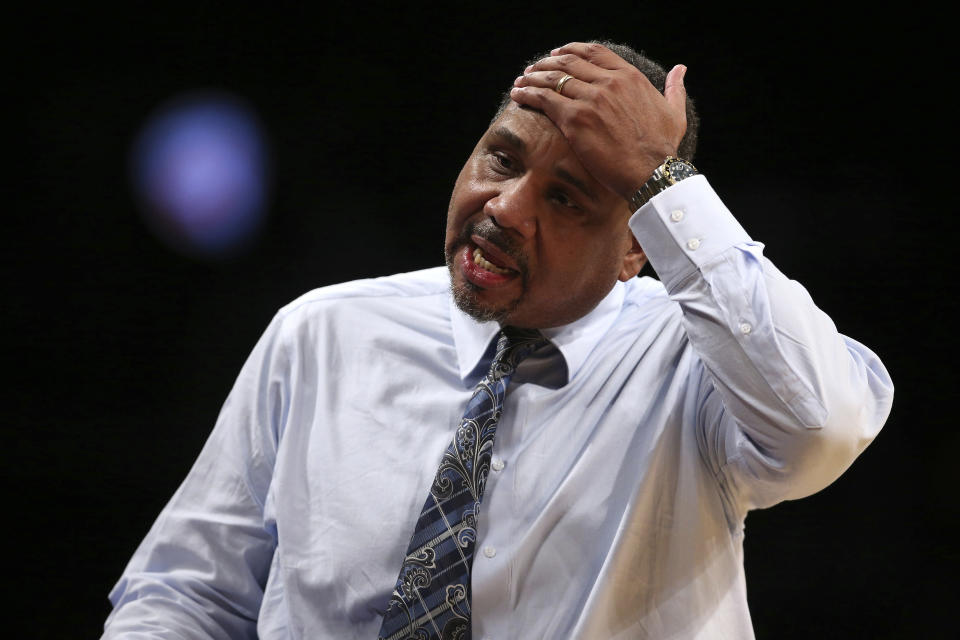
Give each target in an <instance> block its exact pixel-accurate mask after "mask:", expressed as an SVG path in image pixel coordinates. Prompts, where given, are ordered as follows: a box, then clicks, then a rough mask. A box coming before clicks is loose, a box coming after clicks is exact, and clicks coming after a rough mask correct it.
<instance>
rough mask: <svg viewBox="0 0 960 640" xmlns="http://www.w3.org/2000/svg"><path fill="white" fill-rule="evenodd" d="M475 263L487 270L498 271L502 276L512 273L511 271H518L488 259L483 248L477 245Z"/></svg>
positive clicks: (474, 253)
mask: <svg viewBox="0 0 960 640" xmlns="http://www.w3.org/2000/svg"><path fill="white" fill-rule="evenodd" d="M473 263H474V264H475V265H478V266H479V267H481V268H483V269H486V270H487V271H492V272H493V273H498V274H500V275H502V276H506V275H510V274H511V273H516V272H515V271H514V270H513V269H509V268H507V267H503V266H500V265H498V264H494V263H493V262H491V261H490V260H488V259H487V258H486V257H485V256H484V255H483V249H481V248H480V247H477V248H476V249H474V250H473Z"/></svg>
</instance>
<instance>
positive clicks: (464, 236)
mask: <svg viewBox="0 0 960 640" xmlns="http://www.w3.org/2000/svg"><path fill="white" fill-rule="evenodd" d="M471 236H479V237H481V238H483V239H484V240H486V241H487V242H489V243H490V244H492V245H493V246H495V247H496V248H497V249H500V251H502V252H504V253H505V254H507V255H508V256H510V257H511V258H513V259H514V261H516V263H517V267H518V268H519V271H520V275H521V276H523V277H524V279H526V276H527V256H526V255H525V254H524V253H523V249H522V248H521V246H520V243H519V242H517V241H516V240H515V239H514V238H513V237H512V236H511V235H510V234H509V233H507V232H506V231H504V230H503V229H501V228H500V227H498V226H497V225H496V224H494V222H493V220H491V219H490V218H484V219H483V220H480V221H479V222H471V223H468V224H466V225H464V227H463V229H462V230H461V231H460V234H459V235H458V236H457V241H456V246H457V247H462V246H464V245H467V244H470V242H472V241H473V240H472V238H471Z"/></svg>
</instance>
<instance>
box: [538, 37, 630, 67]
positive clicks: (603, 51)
mask: <svg viewBox="0 0 960 640" xmlns="http://www.w3.org/2000/svg"><path fill="white" fill-rule="evenodd" d="M564 54H572V55H575V56H577V57H579V58H583V59H584V60H586V61H588V62H590V63H592V64H595V65H597V66H598V67H600V68H602V69H610V70H613V69H623V68H624V67H626V66H628V65H629V64H630V63H629V62H627V61H626V60H624V59H623V58H621V57H620V56H618V55H617V54H615V53H614V52H613V51H610V49H607V48H606V47H605V46H603V45H602V44H597V43H595V42H571V43H570V44H565V45H563V46H562V47H557V48H556V49H554V50H553V51H551V52H550V55H551V56H560V55H564Z"/></svg>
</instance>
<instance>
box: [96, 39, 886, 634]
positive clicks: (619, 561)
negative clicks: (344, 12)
mask: <svg viewBox="0 0 960 640" xmlns="http://www.w3.org/2000/svg"><path fill="white" fill-rule="evenodd" d="M611 47H612V48H613V49H615V50H616V52H614V51H613V50H611ZM611 47H608V46H604V45H601V44H583V43H573V44H569V45H566V46H564V47H561V48H559V49H556V50H554V51H552V52H551V54H550V55H549V56H547V57H545V58H543V59H541V60H539V61H538V62H536V63H534V64H532V65H531V66H529V67H527V68H526V69H525V70H524V74H523V75H522V76H520V77H518V78H517V79H516V81H515V83H514V88H513V89H512V90H511V92H510V99H511V100H510V101H509V102H508V103H505V106H504V107H503V108H502V109H501V112H500V113H499V114H498V116H497V117H496V118H495V119H494V121H493V122H492V123H491V125H490V127H489V129H488V130H487V132H486V133H485V134H484V135H483V137H482V138H481V139H480V141H479V143H478V144H477V146H476V148H475V149H474V151H473V153H472V154H471V156H470V158H468V160H467V162H466V164H465V166H464V168H463V170H462V171H461V173H460V176H459V177H458V179H457V182H456V184H455V186H454V189H453V194H452V197H451V200H450V207H449V211H448V219H447V235H446V254H447V262H448V272H447V271H446V270H441V269H431V270H427V271H423V272H418V273H412V274H402V275H398V276H393V277H390V278H383V279H377V280H372V281H361V282H354V283H348V284H344V285H337V286H333V287H327V288H325V289H320V290H317V291H314V292H312V293H309V294H307V295H306V296H304V297H302V298H300V299H299V300H297V301H295V302H293V303H292V304H290V305H288V306H287V307H285V308H284V309H283V310H281V311H280V313H278V315H277V316H276V318H275V319H274V321H273V322H272V323H271V325H270V327H269V328H268V329H267V331H266V333H265V335H264V336H263V338H262V339H261V340H260V342H259V343H258V345H257V347H256V348H255V349H254V351H253V353H252V355H251V356H250V358H249V360H248V361H247V363H246V365H245V366H244V368H243V370H242V371H241V373H240V376H239V378H238V380H237V383H236V386H235V387H234V389H233V391H232V392H231V394H230V396H229V398H228V399H227V402H226V404H225V405H224V408H223V411H222V412H221V415H220V418H219V419H218V422H217V425H216V428H215V429H214V432H213V434H212V436H211V438H210V440H209V441H208V443H207V445H206V446H205V448H204V450H203V452H202V453H201V454H200V457H199V459H198V460H197V463H196V465H195V466H194V468H193V470H192V471H191V472H190V474H189V476H188V477H187V479H186V481H185V482H184V484H183V485H182V486H181V488H180V489H179V490H178V491H177V493H176V495H175V496H174V497H173V499H172V500H171V502H170V504H169V505H168V506H167V507H166V508H165V510H164V512H163V513H162V514H161V515H160V518H159V519H158V520H157V522H156V524H155V525H154V527H153V528H152V529H151V531H150V533H149V534H148V536H147V538H146V539H145V540H144V542H143V544H142V545H141V547H140V548H139V550H138V551H137V553H136V555H135V556H134V558H133V559H132V560H131V563H130V565H129V566H128V568H127V570H126V572H125V574H124V576H123V578H122V579H121V580H120V582H119V583H118V584H117V586H116V588H115V589H114V591H113V593H112V594H111V600H112V601H113V603H114V605H115V609H114V611H113V613H112V614H111V616H110V618H109V619H108V621H107V628H106V634H105V637H108V638H120V637H127V636H126V633H127V632H130V634H131V636H130V637H133V636H136V637H171V636H175V637H218V638H240V637H257V635H259V637H261V638H288V637H292V638H374V637H377V636H378V634H379V635H380V637H399V638H406V637H416V638H421V637H422V638H434V637H450V635H452V636H453V637H470V634H471V630H472V633H473V635H474V636H476V637H478V638H479V637H491V638H512V637H518V638H519V637H523V638H528V637H529V638H614V637H616V638H748V637H752V629H751V624H750V617H749V612H748V609H747V604H746V587H745V581H744V574H743V563H742V539H743V521H744V518H745V517H746V513H747V511H748V510H750V509H753V508H758V507H766V506H770V505H772V504H774V503H776V502H779V501H781V500H784V499H793V498H799V497H802V496H805V495H808V494H810V493H812V492H815V491H817V490H819V489H821V488H822V487H824V486H826V485H827V484H829V483H830V482H832V481H833V480H834V479H835V478H836V477H837V476H838V475H839V474H840V473H842V472H843V470H844V469H846V467H847V466H848V465H849V464H850V463H851V462H852V461H853V459H854V458H855V457H856V456H857V455H858V454H859V452H860V451H862V450H863V448H864V447H865V446H866V445H867V444H868V443H869V442H870V440H871V439H872V438H873V437H874V436H875V435H876V433H877V431H878V430H879V429H880V427H881V426H882V424H883V422H884V420H885V419H886V416H887V414H888V412H889V409H890V403H891V398H892V386H891V383H890V380H889V377H888V376H887V374H886V371H885V370H884V368H883V365H882V364H881V363H880V362H879V360H878V359H877V358H876V357H875V356H874V355H873V354H872V353H871V352H870V351H869V350H868V349H866V348H865V347H863V346H862V345H860V344H858V343H857V342H855V341H853V340H850V339H848V338H845V337H843V336H840V335H839V334H838V333H837V332H836V330H835V328H834V326H833V324H832V323H831V321H830V319H829V318H828V317H826V316H825V315H824V314H823V313H822V312H821V311H819V310H818V309H817V308H816V307H815V306H814V305H813V302H812V301H811V300H810V298H809V296H808V295H807V294H806V292H805V290H804V289H803V288H802V287H800V286H799V285H798V284H796V283H795V282H792V281H790V280H788V279H786V278H785V277H784V276H783V275H782V274H781V273H780V272H779V271H778V270H777V269H776V268H775V267H774V266H773V265H772V264H771V263H770V262H769V261H767V260H766V259H765V258H764V257H763V255H762V245H759V244H758V243H756V242H753V241H752V240H751V239H750V237H749V236H748V235H747V234H746V232H745V231H744V230H743V229H742V228H741V227H740V225H739V224H738V223H737V222H736V221H735V220H734V218H733V217H732V216H731V214H730V212H729V211H727V209H726V208H725V207H724V206H723V204H722V203H721V202H720V200H719V199H718V198H717V196H716V195H715V194H714V192H713V191H712V190H711V188H710V186H709V185H708V183H707V181H706V179H705V178H704V177H703V176H699V175H695V173H696V171H695V169H693V167H692V165H690V164H689V163H684V162H680V163H677V162H675V161H672V160H670V157H672V156H676V155H677V152H678V149H684V150H685V152H686V153H692V145H691V144H690V138H691V137H692V136H687V138H686V139H685V138H684V134H685V132H686V129H687V123H688V120H691V119H692V118H691V117H688V116H690V115H692V112H689V113H688V106H687V104H686V99H685V90H684V87H683V75H684V72H685V68H684V67H682V66H677V67H674V68H673V69H672V70H671V71H670V73H669V74H667V75H666V77H665V82H664V89H663V92H662V93H661V92H660V91H658V90H657V89H656V88H654V86H653V85H652V84H651V83H650V81H649V80H648V79H647V78H646V77H645V76H644V75H643V74H642V73H641V72H640V71H639V70H638V67H637V66H634V64H630V63H628V62H626V61H625V60H624V58H628V59H631V60H632V61H633V62H634V63H635V64H636V65H639V66H640V67H642V68H646V69H648V74H649V75H651V76H656V75H657V73H656V69H655V68H653V67H650V66H649V64H650V63H649V61H646V60H645V59H643V58H641V57H639V56H637V54H636V53H635V52H633V51H632V50H629V49H627V48H624V47H620V46H613V45H611ZM618 54H619V55H618ZM649 69H653V71H649ZM668 174H669V175H668ZM671 177H672V179H671ZM671 183H672V184H671ZM628 220H629V225H628ZM648 258H649V260H650V261H651V263H652V265H653V267H654V268H655V270H656V271H657V273H658V275H659V276H660V280H661V282H662V284H661V282H657V281H655V280H652V279H649V278H636V277H635V276H636V275H637V274H638V272H639V271H640V269H641V267H642V266H643V265H644V263H645V261H646V260H647V259H648ZM451 298H452V300H451ZM501 328H503V332H502V333H501ZM514 328H521V329H539V330H540V332H539V333H536V334H534V333H532V332H520V333H522V335H523V336H524V338H523V339H524V340H527V341H528V342H527V344H528V346H529V349H528V350H531V349H532V353H529V354H524V355H526V357H525V358H524V359H522V360H521V359H520V356H519V355H516V356H515V357H512V356H511V357H508V358H506V359H505V360H504V359H502V358H503V356H504V354H505V353H507V352H508V351H509V350H511V349H514V343H511V342H510V340H513V337H512V336H514V335H515V334H517V332H516V330H515V329H514ZM541 334H542V337H541ZM542 338H546V339H547V340H548V342H546V343H545V344H544V341H543V339H542ZM511 353H514V352H511ZM516 353H519V352H516ZM475 386H477V389H478V391H477V393H476V395H474V392H473V388H474V387H475ZM478 403H480V404H481V405H482V404H483V403H486V405H485V408H484V409H483V411H484V413H483V415H484V416H485V417H484V418H482V419H480V418H477V417H476V414H474V413H471V412H472V411H474V409H475V408H476V406H477V404H478ZM465 407H466V409H465ZM481 422H482V424H483V425H484V427H483V429H479V428H476V429H475V427H477V425H478V424H480V423H481ZM458 424H459V425H460V426H459V427H458V426H457V425H458ZM494 434H495V440H494V437H493V436H494ZM451 438H452V439H451ZM481 438H482V439H481ZM494 442H495V446H494ZM491 448H493V452H492V455H491V453H490V449H491ZM481 451H482V452H483V454H482V455H481ZM465 452H469V453H470V455H473V456H475V457H473V458H471V459H470V460H467V459H466V453H465ZM484 455H485V456H486V457H485V458H484V457H483V456H484ZM441 460H442V461H443V463H442V464H440V471H439V472H438V463H440V462H441ZM451 460H452V461H453V463H451ZM454 463H455V464H454ZM451 464H452V466H456V465H462V466H463V468H462V469H460V471H462V472H463V473H464V474H466V476H470V475H471V474H473V475H472V476H471V477H469V478H466V479H464V477H457V478H456V481H457V482H460V481H463V484H462V486H467V485H469V487H467V488H468V489H469V491H467V490H466V489H464V490H463V491H461V492H460V493H459V494H457V495H461V496H463V495H467V494H468V493H473V494H474V495H473V496H472V498H470V499H466V500H464V502H463V505H460V506H458V507H456V509H459V510H458V511H457V510H454V508H453V507H449V508H448V505H449V503H448V502H446V501H447V499H448V497H449V496H450V495H451V494H450V492H449V491H447V490H445V489H444V487H443V486H441V485H444V484H448V485H449V483H450V478H452V477H454V476H451V475H449V473H450V467H451ZM471 464H473V465H474V466H471ZM471 481H472V484H471ZM458 486H459V485H458ZM448 488H449V487H448ZM424 498H427V501H426V502H424ZM473 498H475V500H474V499H473ZM464 505H465V506H464ZM454 513H456V517H453V516H452V515H451V514H454ZM437 514H440V516H441V518H439V519H438V518H435V517H434V516H436V515H437ZM431 518H433V519H431ZM440 519H442V520H443V521H444V522H443V523H442V524H441V525H439V528H437V529H435V531H437V532H439V533H437V534H436V535H435V536H434V534H433V533H430V534H428V535H427V536H426V537H427V538H430V537H431V536H434V537H433V538H432V539H431V540H430V541H428V542H426V543H421V542H418V541H417V540H418V536H420V535H421V534H422V532H423V530H424V528H425V527H434V526H437V522H439V520H440ZM411 534H413V536H412V537H411ZM451 539H455V541H456V542H455V544H453V543H450V540H451ZM442 544H453V546H452V547H449V548H452V549H453V550H454V551H452V552H451V553H452V555H455V556H458V558H457V559H455V560H454V561H452V562H450V564H449V565H443V570H442V571H440V570H439V568H440V566H441V565H440V561H439V556H440V551H439V549H440V545H442ZM401 567H402V568H401ZM448 569H449V572H450V573H449V574H448V575H440V574H446V572H447V571H448ZM457 572H460V573H459V575H458V577H454V578H451V576H452V575H453V574H455V573H457ZM398 576H399V577H398Z"/></svg>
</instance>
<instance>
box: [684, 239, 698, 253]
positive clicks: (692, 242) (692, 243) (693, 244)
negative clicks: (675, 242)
mask: <svg viewBox="0 0 960 640" xmlns="http://www.w3.org/2000/svg"><path fill="white" fill-rule="evenodd" d="M699 248H700V240H698V239H697V238H690V239H689V240H687V249H690V251H696V250H697V249H699Z"/></svg>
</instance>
